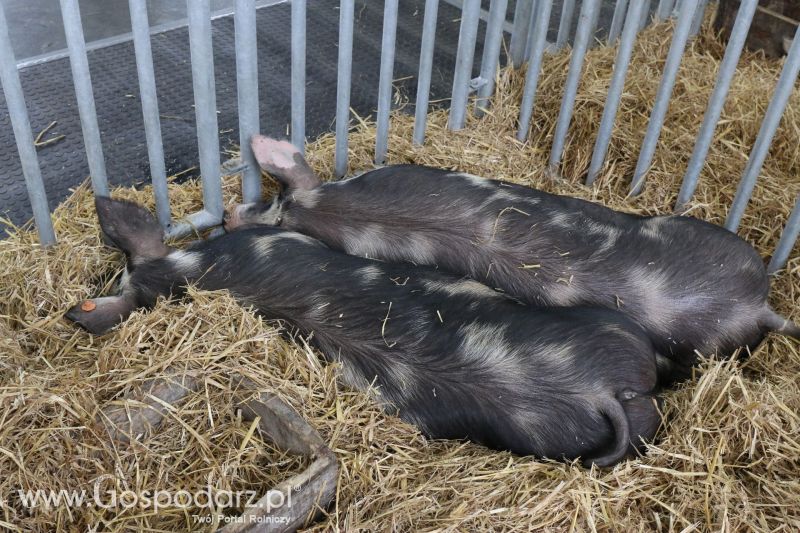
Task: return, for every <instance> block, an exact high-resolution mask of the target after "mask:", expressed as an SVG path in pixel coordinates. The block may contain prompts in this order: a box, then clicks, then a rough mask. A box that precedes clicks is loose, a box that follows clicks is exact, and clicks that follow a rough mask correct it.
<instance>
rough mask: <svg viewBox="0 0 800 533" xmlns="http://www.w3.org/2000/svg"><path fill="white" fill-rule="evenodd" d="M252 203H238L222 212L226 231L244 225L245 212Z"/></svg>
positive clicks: (223, 225)
mask: <svg viewBox="0 0 800 533" xmlns="http://www.w3.org/2000/svg"><path fill="white" fill-rule="evenodd" d="M250 205H251V204H236V205H234V206H233V207H231V208H230V209H226V210H225V212H224V213H223V214H222V227H223V228H225V231H228V232H230V231H233V230H235V229H237V228H239V227H241V226H243V225H244V220H245V218H246V217H245V216H244V215H245V213H246V211H247V209H248V208H249V207H250Z"/></svg>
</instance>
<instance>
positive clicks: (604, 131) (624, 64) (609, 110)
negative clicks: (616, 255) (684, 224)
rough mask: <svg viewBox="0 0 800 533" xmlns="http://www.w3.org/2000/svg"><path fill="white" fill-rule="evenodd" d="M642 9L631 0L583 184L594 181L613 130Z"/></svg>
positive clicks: (641, 6) (603, 159) (589, 183)
mask: <svg viewBox="0 0 800 533" xmlns="http://www.w3.org/2000/svg"><path fill="white" fill-rule="evenodd" d="M643 8H644V5H643V4H642V2H633V3H632V4H631V5H630V8H629V9H628V14H627V16H626V17H625V28H624V30H623V31H622V38H621V40H620V44H619V50H618V51H617V57H616V59H615V60H614V73H613V74H612V76H611V85H610V86H609V88H608V96H607V97H606V104H605V106H604V107H603V118H602V119H601V120H600V131H599V132H598V134H597V141H596V142H595V145H594V152H593V153H592V162H591V164H590V165H589V174H588V175H587V176H586V185H591V184H592V183H594V181H595V180H596V179H597V176H599V175H600V171H601V169H602V168H603V162H604V161H605V158H606V153H607V152H608V145H609V143H610V142H611V132H612V130H613V129H614V121H615V119H616V118H617V111H618V110H619V103H620V100H621V99H622V90H623V88H624V86H625V77H626V76H627V74H628V65H629V64H630V62H631V55H632V53H633V45H634V43H635V41H636V34H637V33H638V30H639V21H640V18H641V11H642V9H643Z"/></svg>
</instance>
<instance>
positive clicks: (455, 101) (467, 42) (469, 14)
mask: <svg viewBox="0 0 800 533" xmlns="http://www.w3.org/2000/svg"><path fill="white" fill-rule="evenodd" d="M480 14H481V0H464V7H463V8H462V10H461V27H460V28H459V33H458V51H457V52H456V69H455V74H454V75H453V92H452V95H451V97H450V116H449V117H448V121H447V127H448V128H449V129H451V130H460V129H461V128H463V127H464V121H465V115H466V111H467V97H468V96H469V81H470V78H471V76H472V60H473V59H474V57H475V41H476V39H477V38H478V21H479V20H480Z"/></svg>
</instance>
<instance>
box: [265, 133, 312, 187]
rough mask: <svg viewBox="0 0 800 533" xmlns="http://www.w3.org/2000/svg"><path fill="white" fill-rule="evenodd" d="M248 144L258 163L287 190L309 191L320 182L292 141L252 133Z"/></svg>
mask: <svg viewBox="0 0 800 533" xmlns="http://www.w3.org/2000/svg"><path fill="white" fill-rule="evenodd" d="M250 146H251V147H252V149H253V154H255V156H256V161H258V165H259V166H260V167H261V168H262V169H264V170H265V171H267V172H268V173H269V175H270V176H272V177H273V178H275V179H276V180H277V181H278V183H280V184H281V185H282V186H283V187H284V188H285V189H286V190H287V191H289V192H293V191H310V190H312V189H316V188H317V187H319V186H320V184H321V183H322V182H321V181H320V179H319V178H318V177H317V175H316V174H314V171H313V170H311V167H309V166H308V163H307V162H306V160H305V159H304V158H303V154H301V153H300V150H298V149H297V148H295V147H294V145H292V143H290V142H288V141H278V140H275V139H270V138H269V137H264V136H263V135H253V137H252V138H251V139H250Z"/></svg>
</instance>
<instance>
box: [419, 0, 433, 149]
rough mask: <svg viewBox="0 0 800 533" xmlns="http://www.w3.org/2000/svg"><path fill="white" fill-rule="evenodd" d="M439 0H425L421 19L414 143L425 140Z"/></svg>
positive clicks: (420, 142)
mask: <svg viewBox="0 0 800 533" xmlns="http://www.w3.org/2000/svg"><path fill="white" fill-rule="evenodd" d="M438 11H439V0H426V1H425V15H424V18H423V21H422V44H421V46H420V51H419V76H418V77H417V103H416V106H415V110H414V144H422V143H423V142H424V141H425V126H426V125H427V121H428V98H429V97H430V90H431V69H432V68H433V47H434V42H435V39H436V16H437V13H438Z"/></svg>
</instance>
